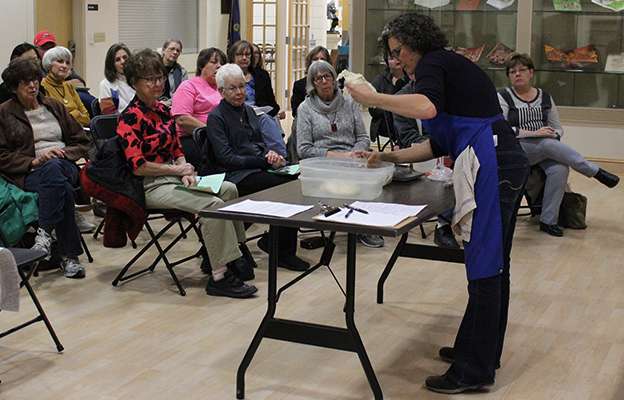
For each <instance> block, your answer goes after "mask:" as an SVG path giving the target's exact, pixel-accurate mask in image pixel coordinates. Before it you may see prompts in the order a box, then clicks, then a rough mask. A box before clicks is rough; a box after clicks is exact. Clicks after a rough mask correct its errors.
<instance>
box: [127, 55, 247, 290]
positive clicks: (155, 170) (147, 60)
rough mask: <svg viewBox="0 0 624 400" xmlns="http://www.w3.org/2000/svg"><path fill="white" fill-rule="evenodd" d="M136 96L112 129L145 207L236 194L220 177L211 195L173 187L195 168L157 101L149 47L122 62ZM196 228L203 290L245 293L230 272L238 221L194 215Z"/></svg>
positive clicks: (189, 179)
mask: <svg viewBox="0 0 624 400" xmlns="http://www.w3.org/2000/svg"><path fill="white" fill-rule="evenodd" d="M124 73H125V75H126V79H127V80H128V83H129V84H130V85H131V86H133V87H134V89H135V90H136V97H135V98H134V99H133V100H132V101H131V102H130V104H129V105H128V107H127V108H126V109H125V110H124V111H123V113H121V115H120V117H119V123H118V126H117V134H118V135H119V136H120V137H121V144H122V147H123V149H124V153H125V155H126V159H127V160H128V163H129V164H130V165H131V166H132V169H133V170H134V174H135V175H138V176H142V177H143V187H144V189H145V204H146V206H147V208H148V209H149V208H164V209H176V210H182V211H185V212H189V213H193V214H197V213H199V211H200V210H201V209H204V208H209V207H213V206H217V205H219V204H223V202H224V201H227V200H232V199H234V198H236V197H237V196H238V192H237V191H236V186H235V185H234V184H232V183H229V182H224V183H223V185H222V186H221V190H220V191H219V193H218V194H217V195H212V194H209V193H201V192H196V191H187V190H175V189H176V188H177V187H180V186H187V187H188V186H191V185H194V184H195V170H194V168H193V166H192V165H191V164H189V163H187V162H186V159H185V158H184V154H183V153H182V148H181V146H180V139H179V137H178V135H177V134H176V126H175V120H174V119H173V117H172V116H171V113H170V112H169V108H168V107H167V106H165V105H163V104H162V103H160V102H159V101H158V99H159V98H160V95H161V94H162V91H163V88H164V80H165V66H164V64H163V62H162V58H161V57H160V56H159V55H158V53H156V52H155V51H152V50H149V49H145V50H142V51H140V52H138V53H136V54H134V55H132V56H131V57H130V58H129V59H128V61H126V65H125V67H124ZM199 222H200V224H201V233H202V236H203V239H204V242H205V244H206V250H207V251H208V257H209V258H210V262H211V264H212V267H213V268H212V276H211V277H210V279H209V280H208V284H207V286H206V292H207V293H208V294H209V295H213V296H227V297H234V298H245V297H251V296H252V295H253V294H254V293H255V292H256V291H257V289H256V287H255V286H252V285H247V284H245V283H243V281H241V280H240V279H239V278H238V277H237V276H235V274H234V273H233V272H230V271H229V270H228V268H227V267H228V264H230V265H229V266H230V267H231V269H232V271H239V270H241V269H244V270H247V269H248V268H246V267H243V268H241V267H240V266H238V265H235V263H239V264H240V263H247V261H246V260H245V259H244V258H243V257H242V254H241V252H240V250H239V247H238V243H239V242H243V241H244V240H245V229H244V228H243V225H242V224H241V223H239V222H231V221H225V220H216V219H207V218H203V217H200V218H199Z"/></svg>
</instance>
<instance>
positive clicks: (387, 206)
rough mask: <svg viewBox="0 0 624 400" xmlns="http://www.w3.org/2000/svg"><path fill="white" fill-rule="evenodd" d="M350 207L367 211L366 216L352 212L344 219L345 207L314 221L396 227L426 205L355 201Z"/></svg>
mask: <svg viewBox="0 0 624 400" xmlns="http://www.w3.org/2000/svg"><path fill="white" fill-rule="evenodd" d="M350 205H351V206H352V207H355V208H359V209H362V210H366V211H368V214H364V213H361V212H359V211H353V212H352V213H350V214H349V216H348V217H346V215H347V213H348V212H349V211H350V210H349V209H348V208H346V207H342V208H341V210H340V212H338V213H336V214H334V215H330V216H329V217H326V216H324V215H323V214H320V215H318V216H316V217H314V219H316V220H319V221H331V222H340V223H344V224H356V225H368V226H383V227H389V226H397V225H399V224H400V223H401V222H402V221H404V220H405V219H407V218H410V217H414V216H416V215H418V214H419V213H420V212H421V211H422V210H424V209H425V207H427V206H426V205H418V206H410V205H405V204H395V203H378V202H365V201H356V202H353V203H352V204H350Z"/></svg>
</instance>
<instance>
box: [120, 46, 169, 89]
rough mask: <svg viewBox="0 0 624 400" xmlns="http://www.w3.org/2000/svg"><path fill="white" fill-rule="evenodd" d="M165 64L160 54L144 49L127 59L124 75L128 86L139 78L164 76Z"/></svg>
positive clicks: (132, 84)
mask: <svg viewBox="0 0 624 400" xmlns="http://www.w3.org/2000/svg"><path fill="white" fill-rule="evenodd" d="M165 72H166V71H165V64H163V61H162V57H161V56H160V54H158V53H157V52H155V51H154V50H152V49H144V50H141V51H139V52H137V53H134V54H133V55H131V56H130V58H128V61H126V64H125V65H124V75H125V76H126V80H127V81H128V85H130V86H132V87H134V84H135V83H136V82H137V81H138V80H139V79H141V78H143V77H145V76H150V75H157V74H160V75H165Z"/></svg>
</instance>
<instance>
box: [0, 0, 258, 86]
mask: <svg viewBox="0 0 624 400" xmlns="http://www.w3.org/2000/svg"><path fill="white" fill-rule="evenodd" d="M0 1H7V0H0ZM19 1H20V0H12V2H19ZM21 1H23V0H21ZM30 1H31V2H32V0H30ZM87 3H88V4H98V5H99V10H98V11H87ZM118 4H119V2H118V0H74V37H76V38H77V39H76V42H77V54H76V63H77V67H78V69H79V71H80V73H81V74H82V76H83V77H84V78H85V79H86V81H87V85H88V86H89V87H90V88H91V93H93V95H95V96H97V90H98V89H97V88H98V86H99V82H100V81H101V80H102V79H104V59H105V57H106V51H107V50H108V48H109V47H110V46H111V45H112V44H113V43H116V42H118V41H119V11H118V8H119V7H118ZM240 8H241V25H242V26H241V36H242V37H243V38H244V37H245V17H246V13H245V11H246V3H245V0H240ZM199 13H200V18H199V47H200V48H206V47H218V48H220V49H222V50H224V51H225V48H226V45H227V28H228V15H222V14H221V3H220V2H219V1H217V0H201V1H200V4H199ZM31 14H33V13H31ZM33 15H34V14H33ZM137 18H140V16H137ZM81 32H82V33H81ZM80 33H81V34H80ZM94 33H104V37H105V40H104V41H103V42H98V43H95V42H94V40H93V38H94V36H93V34H94ZM31 37H32V34H31ZM196 60H197V54H183V55H182V56H181V57H180V60H179V61H180V64H182V65H183V66H184V67H185V68H186V69H187V70H188V71H189V74H190V75H194V73H195V62H196Z"/></svg>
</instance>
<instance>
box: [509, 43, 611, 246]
mask: <svg viewBox="0 0 624 400" xmlns="http://www.w3.org/2000/svg"><path fill="white" fill-rule="evenodd" d="M506 70H507V71H506V72H507V77H508V78H509V81H510V83H511V86H510V87H508V88H505V89H503V90H501V91H500V93H499V94H498V100H499V102H500V105H501V108H502V109H503V114H504V116H505V119H507V121H509V124H510V125H511V126H513V127H514V130H515V131H516V134H517V136H518V138H520V145H521V146H522V149H523V150H524V151H525V153H526V154H527V156H528V157H529V163H530V164H531V165H532V166H533V165H539V166H540V167H541V168H542V169H543V170H544V172H545V173H546V184H545V186H544V199H543V202H542V213H541V215H540V230H542V231H544V232H546V233H548V234H549V235H552V236H563V231H562V230H561V227H559V225H557V223H558V221H559V208H560V207H561V200H562V199H563V193H564V192H565V188H566V184H567V183H568V174H569V173H570V167H572V169H574V170H575V171H577V172H579V173H581V174H583V175H585V176H586V177H588V178H592V177H593V178H596V179H597V180H598V181H599V182H600V183H602V184H604V185H606V186H607V187H614V186H615V185H617V184H618V182H619V180H620V179H619V178H618V177H617V176H616V175H613V174H611V173H609V172H607V171H605V170H603V169H602V168H598V166H597V165H595V164H593V163H591V162H589V161H587V160H586V159H584V158H583V156H582V155H580V154H579V153H578V152H577V151H576V150H574V149H573V148H571V147H570V146H568V145H566V144H564V143H562V142H561V141H560V139H561V136H562V135H563V128H562V126H561V122H560V121H559V112H558V111H557V106H556V105H555V102H554V101H553V99H552V98H551V97H550V95H549V94H548V93H546V92H544V91H543V90H542V89H538V88H535V87H533V85H532V83H531V81H532V79H533V73H534V70H535V67H534V66H533V60H531V58H530V57H529V56H528V55H526V54H516V55H514V56H512V57H511V58H510V59H509V61H508V62H507V66H506Z"/></svg>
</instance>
